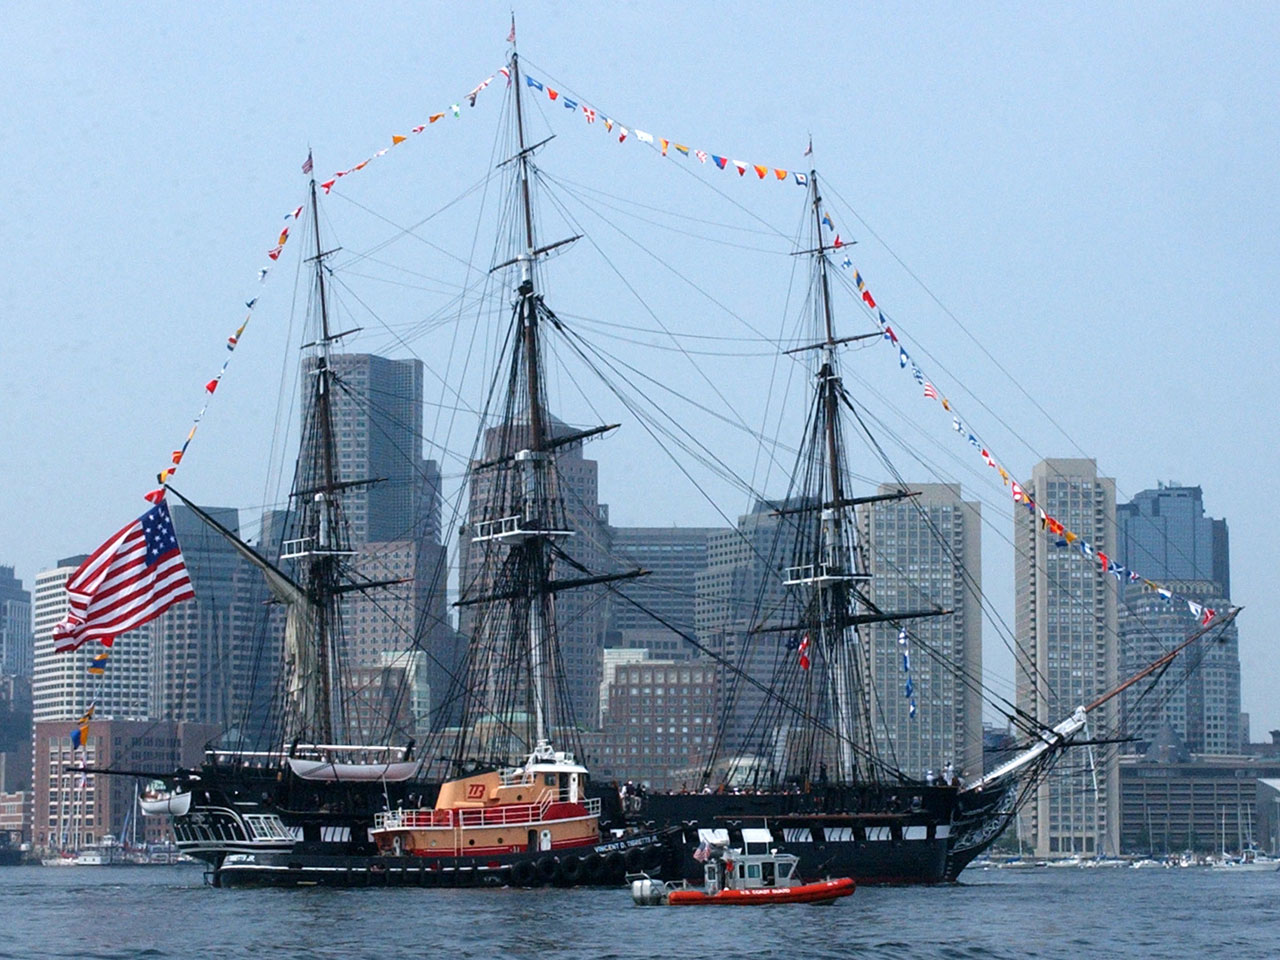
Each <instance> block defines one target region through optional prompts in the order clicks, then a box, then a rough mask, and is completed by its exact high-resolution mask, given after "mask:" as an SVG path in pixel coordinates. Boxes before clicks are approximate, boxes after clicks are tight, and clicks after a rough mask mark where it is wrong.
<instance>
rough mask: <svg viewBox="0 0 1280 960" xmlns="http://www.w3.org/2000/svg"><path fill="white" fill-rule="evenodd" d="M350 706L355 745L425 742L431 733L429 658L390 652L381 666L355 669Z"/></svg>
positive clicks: (350, 736) (351, 739)
mask: <svg viewBox="0 0 1280 960" xmlns="http://www.w3.org/2000/svg"><path fill="white" fill-rule="evenodd" d="M351 675H352V696H351V699H350V701H349V702H348V704H347V737H348V740H349V742H351V743H371V744H372V743H395V744H400V745H403V744H405V743H407V742H408V741H409V740H415V739H416V740H418V741H419V742H421V741H422V740H423V739H424V738H425V737H426V736H427V735H428V734H429V733H430V718H431V687H430V684H429V683H428V681H427V655H426V654H425V653H422V652H414V653H387V654H384V655H383V656H382V660H381V662H380V663H378V664H370V665H368V666H361V667H355V668H353V669H352V671H351Z"/></svg>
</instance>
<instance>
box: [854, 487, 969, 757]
mask: <svg viewBox="0 0 1280 960" xmlns="http://www.w3.org/2000/svg"><path fill="white" fill-rule="evenodd" d="M906 487H907V489H908V490H911V491H913V492H916V493H918V494H919V495H918V496H915V497H911V498H908V499H904V500H885V501H881V502H878V503H872V504H867V505H866V506H864V507H863V508H862V509H861V510H860V511H859V520H860V522H861V524H862V528H863V544H864V545H865V548H866V555H867V572H868V573H869V574H870V575H871V596H872V599H873V600H874V601H875V603H876V605H877V606H878V607H880V609H882V610H911V609H920V608H929V607H935V608H937V609H942V610H950V611H952V612H951V613H949V614H946V615H944V616H939V617H926V618H924V619H920V620H913V621H911V622H909V623H908V625H907V626H908V633H909V640H908V644H907V649H908V650H911V651H912V659H911V678H912V684H913V687H914V691H915V700H916V703H917V709H916V712H915V716H912V715H911V710H910V701H909V700H908V698H907V697H905V696H904V695H903V689H904V675H903V666H902V650H903V647H902V645H901V644H899V643H898V628H897V627H896V626H894V625H893V624H888V623H880V624H873V625H871V626H870V627H868V628H866V636H867V642H868V644H869V648H870V651H871V655H870V663H871V678H872V684H873V697H874V700H873V707H872V710H873V714H874V716H875V718H876V721H875V724H874V729H875V737H876V741H877V746H878V748H879V752H880V754H881V756H893V757H895V762H896V764H897V766H898V768H899V769H901V770H905V771H906V772H907V773H910V774H912V775H914V776H917V777H923V776H924V775H925V774H926V773H927V772H928V771H931V770H932V771H934V772H936V773H941V771H942V770H943V769H944V768H946V767H947V766H948V765H949V764H953V765H954V766H955V769H956V770H957V771H960V772H962V773H963V774H964V775H967V776H978V775H980V774H981V772H982V768H983V753H982V697H981V690H980V689H979V688H978V686H977V685H976V684H974V683H972V682H966V679H967V678H978V677H981V676H982V608H981V596H982V592H981V591H982V554H981V543H982V539H981V528H982V516H981V505H980V504H978V503H976V502H973V501H967V500H965V499H964V498H963V496H962V494H961V491H960V486H959V484H945V483H908V484H907V485H906ZM900 489H902V486H901V485H900V484H882V485H881V486H880V488H879V490H878V491H877V493H879V494H891V493H894V492H895V491H897V490H900ZM926 650H927V651H929V652H928V653H926ZM939 658H940V660H941V662H940V660H939ZM944 663H945V664H953V665H954V668H950V669H949V668H947V667H946V666H944ZM957 668H958V669H959V670H963V674H961V673H959V672H957Z"/></svg>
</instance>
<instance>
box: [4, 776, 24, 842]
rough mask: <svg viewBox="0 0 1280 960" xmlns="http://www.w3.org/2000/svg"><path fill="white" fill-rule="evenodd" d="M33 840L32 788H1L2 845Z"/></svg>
mask: <svg viewBox="0 0 1280 960" xmlns="http://www.w3.org/2000/svg"><path fill="white" fill-rule="evenodd" d="M6 837H7V839H8V842H9V844H10V845H11V846H14V847H16V846H18V845H19V844H23V843H30V842H31V790H30V789H27V790H12V791H4V790H0V845H3V844H4V842H5V839H6Z"/></svg>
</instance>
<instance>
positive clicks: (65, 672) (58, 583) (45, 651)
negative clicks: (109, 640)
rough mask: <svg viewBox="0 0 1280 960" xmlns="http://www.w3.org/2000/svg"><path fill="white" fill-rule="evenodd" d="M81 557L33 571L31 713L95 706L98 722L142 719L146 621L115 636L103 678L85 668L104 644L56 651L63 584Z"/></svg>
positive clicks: (58, 713) (145, 711) (43, 716)
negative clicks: (33, 652)
mask: <svg viewBox="0 0 1280 960" xmlns="http://www.w3.org/2000/svg"><path fill="white" fill-rule="evenodd" d="M84 560H85V556H84V555H81V556H78V557H67V558H66V559H63V560H59V561H58V565H57V566H56V567H54V568H53V569H51V570H43V571H41V572H40V573H38V574H36V589H35V599H34V603H33V608H34V615H33V620H34V625H35V631H34V632H35V674H34V679H33V681H32V685H31V707H32V717H33V719H34V720H35V722H37V723H39V722H40V721H42V720H74V719H76V718H77V717H79V716H80V715H81V714H83V713H84V712H85V710H87V709H88V707H89V705H90V704H95V705H96V706H95V708H94V717H95V718H96V719H99V720H105V719H108V718H115V719H118V720H123V719H145V718H147V717H149V716H150V715H151V626H150V624H147V625H144V626H142V627H140V628H139V629H137V630H134V631H131V632H130V633H126V634H122V635H121V636H119V637H116V641H115V643H114V645H113V646H111V648H110V657H109V658H108V660H107V663H106V665H105V667H104V670H103V673H102V675H101V676H95V675H93V674H90V673H89V666H90V665H91V663H92V662H93V658H94V655H95V654H98V653H101V652H102V651H104V650H107V649H108V648H107V647H104V646H102V645H100V644H97V643H87V644H85V645H84V646H83V647H81V648H80V649H79V650H73V651H70V652H68V653H56V652H54V649H53V628H54V626H55V625H56V624H57V623H58V622H59V621H61V620H63V619H64V618H65V617H66V615H67V611H68V609H69V607H68V604H67V591H66V589H65V588H66V583H67V580H68V579H69V578H70V577H71V575H72V574H73V573H75V572H76V568H77V567H79V566H80V564H81V563H82V562H84Z"/></svg>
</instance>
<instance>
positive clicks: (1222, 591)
mask: <svg viewBox="0 0 1280 960" xmlns="http://www.w3.org/2000/svg"><path fill="white" fill-rule="evenodd" d="M1116 522H1117V524H1119V530H1120V533H1119V536H1118V537H1117V539H1116V557H1117V558H1118V559H1119V560H1120V562H1121V563H1123V564H1124V565H1125V566H1127V567H1129V568H1130V569H1133V570H1138V571H1140V572H1141V573H1142V575H1143V576H1145V577H1146V578H1147V579H1149V580H1156V579H1163V580H1212V581H1213V582H1214V583H1216V584H1217V586H1216V587H1215V588H1214V590H1213V592H1214V593H1216V594H1217V595H1218V596H1220V597H1229V596H1231V553H1230V538H1229V536H1228V533H1227V521H1226V520H1215V519H1214V518H1213V517H1207V516H1205V512H1204V493H1203V491H1202V490H1201V489H1200V488H1199V487H1184V486H1182V485H1181V484H1178V483H1169V484H1165V483H1161V484H1158V485H1157V486H1156V489H1154V490H1143V491H1142V492H1141V493H1139V494H1138V495H1137V496H1135V497H1134V498H1133V499H1132V500H1131V501H1129V502H1128V503H1121V504H1117V505H1116Z"/></svg>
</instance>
